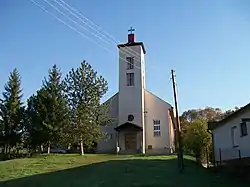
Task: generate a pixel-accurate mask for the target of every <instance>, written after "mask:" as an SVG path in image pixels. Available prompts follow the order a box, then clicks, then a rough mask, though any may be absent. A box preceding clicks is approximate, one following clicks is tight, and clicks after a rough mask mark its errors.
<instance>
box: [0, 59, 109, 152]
mask: <svg viewBox="0 0 250 187" xmlns="http://www.w3.org/2000/svg"><path fill="white" fill-rule="evenodd" d="M107 90H108V83H107V81H106V80H105V79H104V78H103V77H102V76H100V75H98V73H97V71H95V70H94V69H93V68H92V67H91V65H90V64H88V63H87V62H86V61H83V62H82V63H81V65H80V67H78V68H75V69H74V68H72V69H71V70H70V71H69V72H68V74H67V75H66V76H65V77H62V73H61V71H60V69H59V68H58V67H57V66H56V65H54V66H53V67H52V68H51V69H49V71H48V75H47V76H46V77H45V78H44V80H43V82H42V86H41V88H39V89H38V90H37V91H36V92H35V93H34V94H33V95H32V96H30V97H29V98H28V99H27V102H26V105H25V104H24V102H23V100H22V96H23V91H22V86H21V76H20V74H19V72H18V70H17V69H14V70H13V71H12V72H11V73H10V75H9V79H8V81H7V83H6V84H5V86H4V92H3V93H2V97H0V151H1V152H2V154H4V155H7V156H8V157H10V156H11V155H13V154H20V152H21V151H22V150H24V149H25V150H27V151H28V152H29V153H31V154H32V153H35V152H43V151H44V150H46V152H47V153H50V148H51V145H52V144H53V145H58V146H59V145H60V146H68V147H70V146H72V145H78V147H79V149H78V150H79V152H80V153H81V154H84V150H85V148H88V147H91V146H93V144H94V143H96V142H97V141H98V140H99V139H100V138H101V137H102V136H103V134H102V133H101V130H100V126H101V125H103V124H108V123H110V122H111V119H110V118H109V117H108V104H106V105H104V104H101V98H102V97H103V96H104V94H105V93H106V92H107Z"/></svg>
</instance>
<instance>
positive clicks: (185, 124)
mask: <svg viewBox="0 0 250 187" xmlns="http://www.w3.org/2000/svg"><path fill="white" fill-rule="evenodd" d="M238 109H239V108H238V107H235V108H234V110H227V111H225V112H223V111H222V110H221V109H219V108H212V107H206V108H204V109H191V110H187V111H185V112H183V114H182V115H181V117H180V119H181V129H182V139H183V144H184V149H185V151H186V152H191V153H193V154H195V156H196V157H197V159H203V158H204V156H205V155H206V154H210V155H209V157H210V158H211V157H212V156H211V154H212V153H211V152H212V151H211V149H212V145H211V144H212V142H211V135H210V134H209V133H208V132H207V129H208V127H207V122H208V121H218V120H221V119H223V118H225V117H227V116H228V115H230V114H232V113H233V112H235V111H236V110H238Z"/></svg>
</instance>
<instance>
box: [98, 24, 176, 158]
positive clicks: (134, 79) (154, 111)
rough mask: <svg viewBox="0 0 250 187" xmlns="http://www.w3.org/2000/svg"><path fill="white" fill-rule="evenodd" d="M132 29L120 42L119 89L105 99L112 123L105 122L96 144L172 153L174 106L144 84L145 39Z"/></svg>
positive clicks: (106, 149) (111, 149)
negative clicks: (138, 38) (99, 139)
mask: <svg viewBox="0 0 250 187" xmlns="http://www.w3.org/2000/svg"><path fill="white" fill-rule="evenodd" d="M133 31H134V29H132V28H131V29H130V30H129V32H130V33H129V34H128V41H127V43H123V44H118V45H117V47H118V51H119V92H118V93H116V94H115V95H113V96H112V97H111V98H110V99H108V100H107V101H106V102H107V103H108V104H109V115H110V117H111V118H112V119H115V120H114V121H113V122H112V124H110V125H107V126H102V127H101V130H102V132H103V133H105V135H106V136H105V138H103V139H102V140H101V141H100V142H98V144H97V152H98V153H116V152H117V150H118V151H119V153H121V154H122V153H123V154H131V153H143V154H168V153H173V151H174V149H175V146H174V125H173V124H174V123H173V117H174V115H173V107H172V106H171V105H170V104H169V103H167V102H165V101H164V100H162V99H161V98H159V97H157V96H156V95H154V94H152V93H151V92H149V91H148V90H147V89H146V84H145V54H146V49H145V46H144V43H143V42H137V41H136V40H135V34H134V33H133Z"/></svg>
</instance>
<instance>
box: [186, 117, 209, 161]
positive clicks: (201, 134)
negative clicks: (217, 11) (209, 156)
mask: <svg viewBox="0 0 250 187" xmlns="http://www.w3.org/2000/svg"><path fill="white" fill-rule="evenodd" d="M184 128H185V134H183V142H184V147H185V149H186V150H189V151H190V152H191V153H193V154H194V155H195V157H196V158H198V159H202V158H204V156H205V153H206V152H207V151H208V150H210V149H211V136H210V134H209V133H208V132H207V120H206V119H197V120H195V121H193V122H191V123H189V124H188V125H187V126H185V127H184Z"/></svg>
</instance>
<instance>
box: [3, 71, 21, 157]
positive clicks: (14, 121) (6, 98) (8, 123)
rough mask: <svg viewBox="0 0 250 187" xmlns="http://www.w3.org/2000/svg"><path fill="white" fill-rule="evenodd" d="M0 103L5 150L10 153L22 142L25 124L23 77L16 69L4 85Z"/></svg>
mask: <svg viewBox="0 0 250 187" xmlns="http://www.w3.org/2000/svg"><path fill="white" fill-rule="evenodd" d="M4 90H5V91H4V92H3V97H2V99H1V103H0V123H1V130H2V133H1V136H2V142H3V144H4V152H5V153H10V151H11V149H12V148H14V147H17V146H18V144H21V143H22V135H23V130H24V129H23V125H24V106H23V103H22V101H21V99H22V89H21V77H20V75H19V73H18V71H17V69H14V70H13V71H12V72H11V73H10V76H9V80H8V82H7V83H6V85H5V87H4Z"/></svg>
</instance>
